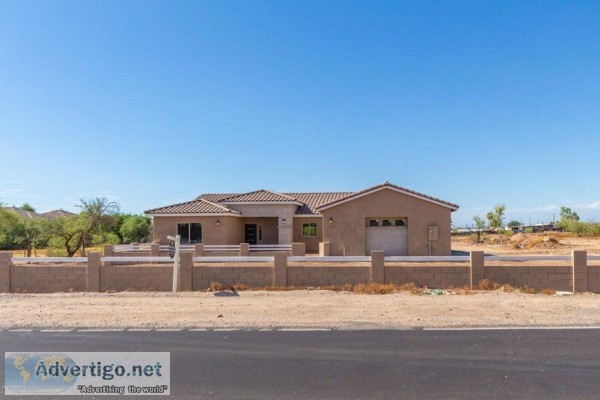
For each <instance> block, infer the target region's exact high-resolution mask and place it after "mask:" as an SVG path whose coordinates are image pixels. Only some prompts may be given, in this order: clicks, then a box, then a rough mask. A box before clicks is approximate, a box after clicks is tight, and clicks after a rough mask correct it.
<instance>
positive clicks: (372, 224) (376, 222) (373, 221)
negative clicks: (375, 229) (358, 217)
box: [369, 219, 379, 226]
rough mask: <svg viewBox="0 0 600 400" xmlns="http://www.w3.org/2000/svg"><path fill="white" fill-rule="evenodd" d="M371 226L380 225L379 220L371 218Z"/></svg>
mask: <svg viewBox="0 0 600 400" xmlns="http://www.w3.org/2000/svg"><path fill="white" fill-rule="evenodd" d="M369 226H379V221H377V220H376V219H370V220H369Z"/></svg>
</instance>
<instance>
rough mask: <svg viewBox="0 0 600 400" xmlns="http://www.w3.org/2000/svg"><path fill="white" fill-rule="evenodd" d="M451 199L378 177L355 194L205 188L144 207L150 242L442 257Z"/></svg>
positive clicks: (445, 249)
mask: <svg viewBox="0 0 600 400" xmlns="http://www.w3.org/2000/svg"><path fill="white" fill-rule="evenodd" d="M457 209H458V205H456V204H453V203H449V202H447V201H444V200H440V199H437V198H435V197H431V196H428V195H425V194H422V193H418V192H415V191H413V190H410V189H406V188H403V187H401V186H397V185H394V184H391V183H389V182H384V183H383V184H381V185H376V186H373V187H370V188H368V189H365V190H361V191H358V192H319V193H314V192H310V193H277V192H274V191H270V190H264V189H263V190H257V191H254V192H249V193H220V194H215V193H209V194H202V195H200V196H198V197H197V198H196V199H194V200H191V201H187V202H184V203H178V204H173V205H168V206H164V207H159V208H155V209H152V210H147V211H146V212H145V213H146V214H147V215H149V216H151V217H152V218H153V229H154V233H153V236H154V241H155V242H160V243H167V236H168V235H176V234H179V235H181V238H182V242H183V243H204V244H207V245H231V244H239V243H249V244H291V243H293V242H303V243H305V244H306V251H307V252H309V253H315V252H317V251H318V250H319V243H321V242H324V243H329V247H330V252H329V253H330V255H348V256H350V255H354V256H356V255H365V254H367V255H368V254H370V252H371V250H384V251H385V253H386V254H387V255H429V254H431V255H449V254H450V225H451V221H450V214H451V213H452V212H453V211H456V210H457Z"/></svg>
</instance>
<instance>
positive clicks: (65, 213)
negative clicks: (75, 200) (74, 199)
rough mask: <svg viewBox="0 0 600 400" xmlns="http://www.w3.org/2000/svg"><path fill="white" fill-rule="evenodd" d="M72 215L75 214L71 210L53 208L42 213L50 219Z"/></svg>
mask: <svg viewBox="0 0 600 400" xmlns="http://www.w3.org/2000/svg"><path fill="white" fill-rule="evenodd" d="M71 215H75V214H73V213H72V212H69V211H65V210H52V211H48V212H45V213H43V214H42V216H43V217H46V218H48V219H56V218H67V217H70V216H71Z"/></svg>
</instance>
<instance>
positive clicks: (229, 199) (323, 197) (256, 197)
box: [146, 182, 458, 215]
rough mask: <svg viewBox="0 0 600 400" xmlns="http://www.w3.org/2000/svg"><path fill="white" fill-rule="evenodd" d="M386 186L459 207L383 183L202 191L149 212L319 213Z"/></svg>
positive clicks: (456, 206)
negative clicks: (285, 207) (288, 209)
mask: <svg viewBox="0 0 600 400" xmlns="http://www.w3.org/2000/svg"><path fill="white" fill-rule="evenodd" d="M385 187H389V188H391V189H394V190H398V191H400V192H404V193H407V194H409V195H412V196H415V197H419V198H422V199H424V200H426V201H431V202H434V203H439V204H441V205H443V206H446V207H449V208H451V209H452V210H453V211H455V210H457V209H458V205H456V204H454V203H449V202H447V201H444V200H440V199H437V198H435V197H431V196H428V195H425V194H423V193H419V192H415V191H413V190H410V189H407V188H404V187H402V186H397V185H393V184H391V183H389V182H384V183H382V184H380V185H375V186H372V187H370V188H368V189H365V190H361V191H359V192H305V193H277V192H273V191H270V190H264V189H263V190H256V191H254V192H249V193H205V194H201V195H200V196H198V197H197V198H196V199H195V200H193V201H188V202H185V203H180V204H174V205H171V206H166V207H161V208H156V209H153V210H148V211H146V214H224V213H231V214H240V213H239V212H237V211H234V210H231V209H229V208H227V207H226V206H225V205H226V204H227V203H246V202H248V203H251V202H263V201H264V202H280V203H291V204H298V205H299V207H298V210H297V211H296V215H320V212H319V209H320V208H323V207H329V206H333V205H336V204H338V203H340V202H343V201H349V200H352V199H353V198H354V197H355V196H360V195H363V194H366V193H369V192H371V191H375V190H380V189H382V188H385ZM218 203H221V204H218Z"/></svg>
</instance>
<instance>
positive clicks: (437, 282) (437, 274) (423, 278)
mask: <svg viewBox="0 0 600 400" xmlns="http://www.w3.org/2000/svg"><path fill="white" fill-rule="evenodd" d="M469 271H470V268H469V267H468V266H467V265H465V266H460V267H459V266H431V265H420V266H414V267H409V266H393V267H392V266H387V267H385V283H395V284H399V285H401V284H403V283H410V282H412V283H414V284H415V285H417V286H427V287H430V288H445V287H463V286H469V275H470V274H469Z"/></svg>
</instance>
